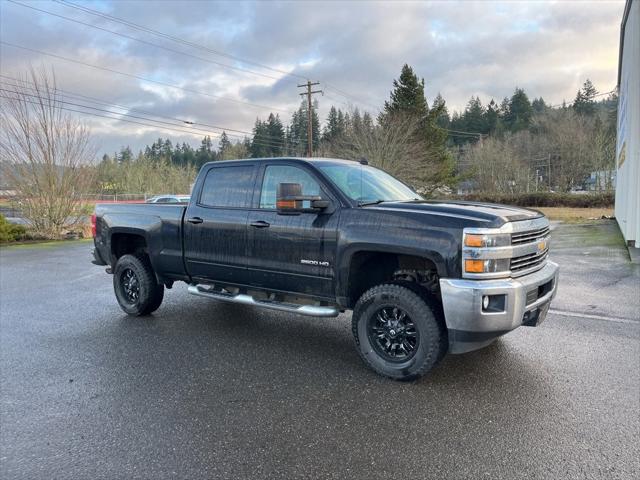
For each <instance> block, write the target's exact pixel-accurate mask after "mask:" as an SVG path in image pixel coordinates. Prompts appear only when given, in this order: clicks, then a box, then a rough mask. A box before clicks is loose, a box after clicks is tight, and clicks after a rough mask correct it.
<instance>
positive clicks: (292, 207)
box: [276, 183, 331, 215]
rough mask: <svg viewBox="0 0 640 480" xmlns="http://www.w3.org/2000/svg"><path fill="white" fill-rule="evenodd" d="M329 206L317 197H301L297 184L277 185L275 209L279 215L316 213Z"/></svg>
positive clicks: (300, 188)
mask: <svg viewBox="0 0 640 480" xmlns="http://www.w3.org/2000/svg"><path fill="white" fill-rule="evenodd" d="M329 205H331V202H330V201H329V200H325V199H323V198H322V197H320V196H318V195H303V194H302V185H300V184H299V183H279V184H278V189H277V191H276V209H277V210H278V213H279V214H280V215H298V214H300V213H305V212H306V213H317V212H319V211H320V210H324V209H325V208H328V207H329Z"/></svg>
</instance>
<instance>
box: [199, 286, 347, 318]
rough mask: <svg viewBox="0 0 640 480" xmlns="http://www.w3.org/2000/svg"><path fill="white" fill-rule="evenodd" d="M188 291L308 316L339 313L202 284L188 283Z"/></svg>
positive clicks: (224, 300)
mask: <svg viewBox="0 0 640 480" xmlns="http://www.w3.org/2000/svg"><path fill="white" fill-rule="evenodd" d="M188 291H189V293H190V294H192V295H198V296H199V297H206V298H211V299H212V300H221V301H223V302H230V303H240V304H242V305H253V306H255V307H260V308H268V309H271V310H279V311H281V312H291V313H297V314H299V315H307V316H310V317H337V316H338V314H339V313H340V312H339V310H338V308H337V307H330V306H321V305H296V304H294V303H282V302H275V301H273V300H256V299H255V298H253V297H252V296H251V295H246V294H244V293H238V294H232V293H225V292H220V291H217V290H210V289H208V288H207V287H205V286H202V285H189V288H188Z"/></svg>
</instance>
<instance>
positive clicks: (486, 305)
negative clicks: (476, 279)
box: [482, 295, 489, 310]
mask: <svg viewBox="0 0 640 480" xmlns="http://www.w3.org/2000/svg"><path fill="white" fill-rule="evenodd" d="M482 308H484V309H485V310H486V309H487V308H489V296H488V295H485V296H484V297H482Z"/></svg>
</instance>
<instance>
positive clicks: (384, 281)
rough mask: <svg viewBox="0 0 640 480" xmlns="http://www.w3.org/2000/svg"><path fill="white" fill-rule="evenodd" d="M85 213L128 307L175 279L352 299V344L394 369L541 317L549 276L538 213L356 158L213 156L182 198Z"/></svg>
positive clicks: (343, 304)
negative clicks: (447, 193) (422, 189)
mask: <svg viewBox="0 0 640 480" xmlns="http://www.w3.org/2000/svg"><path fill="white" fill-rule="evenodd" d="M92 219H93V222H94V234H95V250H94V256H95V259H94V263H97V264H99V265H107V266H108V268H107V272H108V273H112V274H113V286H114V291H115V295H116V299H117V301H118V303H119V304H120V307H121V308H122V309H123V310H124V311H125V312H126V313H128V314H130V315H134V316H135V315H148V314H150V313H151V312H153V311H155V310H156V309H157V308H158V307H160V305H161V303H162V300H163V295H164V289H165V287H166V288H171V287H172V285H173V283H174V282H175V281H183V282H186V283H187V284H188V285H189V287H188V291H189V293H191V294H193V295H198V296H201V297H207V298H211V299H214V300H219V301H224V302H234V303H241V304H245V305H253V306H256V307H260V308H267V309H273V310H281V311H286V312H293V313H298V314H301V315H309V316H316V317H323V316H324V317H332V316H337V315H338V314H339V313H340V312H343V311H347V310H352V311H353V315H352V331H353V337H354V340H355V345H356V348H357V350H358V352H359V353H360V356H361V357H362V359H363V360H364V362H365V363H366V364H367V365H369V366H370V367H371V368H373V369H374V370H375V371H377V372H378V373H380V374H382V375H386V376H388V377H391V378H395V379H402V380H408V379H414V378H417V377H419V376H421V375H423V374H425V373H427V372H428V371H429V370H431V369H432V368H433V367H434V366H435V365H436V364H437V363H438V362H439V361H440V359H441V358H442V357H443V356H444V355H445V353H447V352H450V353H463V352H468V351H471V350H475V349H478V348H481V347H484V346H486V345H488V344H490V343H491V342H493V341H494V340H495V339H496V338H498V337H499V336H501V335H504V334H505V333H507V332H509V331H511V330H513V329H515V328H517V327H519V326H521V325H525V326H537V325H539V324H540V323H541V322H542V321H543V320H544V319H545V316H546V315H547V312H548V309H549V304H550V302H551V300H552V298H553V297H554V295H555V293H556V290H557V283H558V265H557V264H555V263H553V262H551V261H549V259H548V248H549V222H548V220H547V219H546V218H545V217H544V215H542V214H541V213H539V212H537V211H534V210H527V209H523V208H515V207H508V206H504V205H494V204H484V203H474V202H441V201H426V200H424V199H422V198H421V197H420V196H419V195H418V194H417V193H416V192H414V191H413V190H412V189H411V188H409V187H408V186H407V185H405V184H404V183H402V182H400V181H399V180H397V179H395V178H394V177H392V176H391V175H389V174H387V173H385V172H383V171H382V170H379V169H376V168H373V167H371V166H369V165H367V164H366V162H361V163H358V162H352V161H346V160H335V159H302V158H273V159H253V160H237V161H224V162H214V163H208V164H206V165H204V166H203V167H202V169H201V170H200V173H199V174H198V178H197V180H196V183H195V186H194V189H193V194H192V197H191V201H190V202H189V204H188V205H186V206H179V205H164V206H156V207H153V208H151V207H148V206H145V205H134V204H121V205H112V204H105V205H97V206H96V212H95V215H94V216H93V217H92Z"/></svg>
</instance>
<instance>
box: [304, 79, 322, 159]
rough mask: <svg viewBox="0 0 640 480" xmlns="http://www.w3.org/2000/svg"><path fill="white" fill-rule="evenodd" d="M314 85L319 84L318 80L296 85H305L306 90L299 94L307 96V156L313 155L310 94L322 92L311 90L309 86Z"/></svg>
mask: <svg viewBox="0 0 640 480" xmlns="http://www.w3.org/2000/svg"><path fill="white" fill-rule="evenodd" d="M314 85H320V82H313V83H311V80H307V83H303V84H302V85H298V88H302V87H307V91H306V92H302V93H301V94H300V96H302V95H306V96H307V157H312V156H313V115H312V113H313V112H312V110H311V95H313V94H314V93H323V92H322V90H314V91H311V87H312V86H314Z"/></svg>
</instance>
